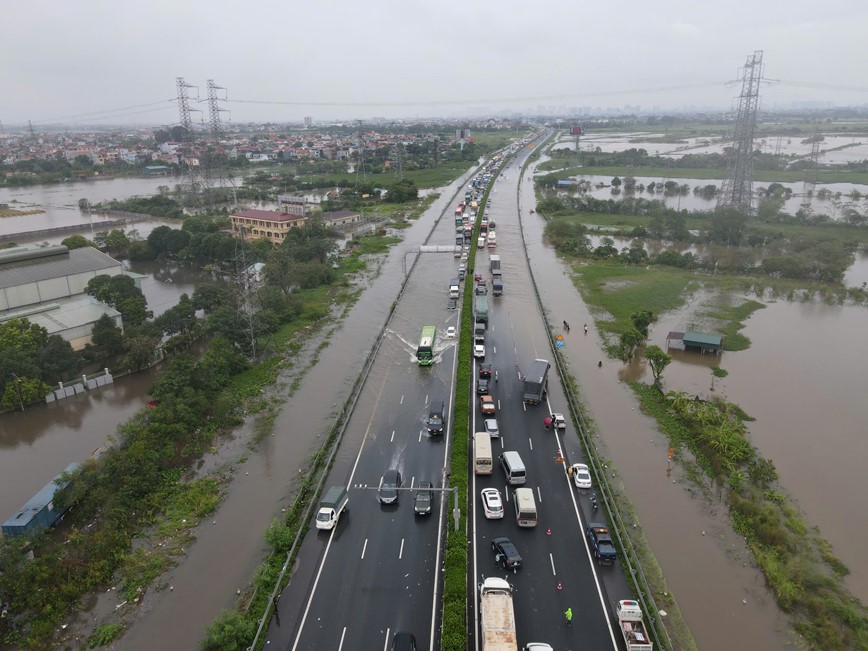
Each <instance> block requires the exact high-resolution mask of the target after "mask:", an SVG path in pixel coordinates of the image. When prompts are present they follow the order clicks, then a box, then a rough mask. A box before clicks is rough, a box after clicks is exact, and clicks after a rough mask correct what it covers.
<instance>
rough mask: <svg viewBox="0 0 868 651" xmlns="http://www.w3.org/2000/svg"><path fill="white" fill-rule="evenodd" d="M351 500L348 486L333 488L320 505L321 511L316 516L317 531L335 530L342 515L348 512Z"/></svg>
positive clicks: (327, 492) (328, 491)
mask: <svg viewBox="0 0 868 651" xmlns="http://www.w3.org/2000/svg"><path fill="white" fill-rule="evenodd" d="M348 502H349V498H348V497H347V487H346V486H332V487H331V488H329V489H328V490H327V491H326V494H325V496H324V497H323V498H322V500H321V501H320V503H319V511H318V512H317V514H316V528H317V529H323V530H328V529H334V528H335V525H336V524H337V523H338V518H340V517H341V513H343V512H344V511H346V509H347V503H348Z"/></svg>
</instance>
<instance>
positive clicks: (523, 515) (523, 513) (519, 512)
mask: <svg viewBox="0 0 868 651" xmlns="http://www.w3.org/2000/svg"><path fill="white" fill-rule="evenodd" d="M512 501H513V504H515V522H516V524H517V525H518V526H519V527H535V526H536V520H537V517H536V500H535V499H534V498H533V489H530V488H516V489H515V490H514V491H513V492H512Z"/></svg>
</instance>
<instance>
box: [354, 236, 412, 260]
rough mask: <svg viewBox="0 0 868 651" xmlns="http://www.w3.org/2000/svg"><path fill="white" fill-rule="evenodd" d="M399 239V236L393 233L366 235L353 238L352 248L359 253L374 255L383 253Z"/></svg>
mask: <svg viewBox="0 0 868 651" xmlns="http://www.w3.org/2000/svg"><path fill="white" fill-rule="evenodd" d="M400 241H401V238H400V237H395V236H393V235H366V236H364V237H359V238H356V239H354V240H353V244H354V249H355V250H356V251H358V253H359V254H360V255H374V254H377V253H385V252H386V251H388V250H389V248H390V247H392V246H395V245H396V244H397V243H398V242H400Z"/></svg>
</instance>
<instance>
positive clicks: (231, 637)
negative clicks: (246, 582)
mask: <svg viewBox="0 0 868 651" xmlns="http://www.w3.org/2000/svg"><path fill="white" fill-rule="evenodd" d="M255 634H256V622H255V621H253V620H251V619H250V618H249V617H247V616H245V615H244V614H242V613H240V612H238V611H237V610H224V611H223V612H222V613H220V617H218V618H217V620H216V621H214V623H212V624H211V625H210V626H209V627H208V630H207V631H206V634H205V641H204V642H203V644H202V646H203V647H204V648H205V649H207V650H208V651H244V650H245V649H246V648H247V647H248V645H249V644H250V642H251V641H252V640H253V636H254V635H255Z"/></svg>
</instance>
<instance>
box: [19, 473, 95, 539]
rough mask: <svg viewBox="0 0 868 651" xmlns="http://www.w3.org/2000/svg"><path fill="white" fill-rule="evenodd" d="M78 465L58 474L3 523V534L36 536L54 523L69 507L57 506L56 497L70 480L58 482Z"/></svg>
mask: <svg viewBox="0 0 868 651" xmlns="http://www.w3.org/2000/svg"><path fill="white" fill-rule="evenodd" d="M78 467H79V464H77V463H71V464H69V465H68V466H67V467H66V470H64V471H63V473H61V474H59V475H57V477H55V478H54V479H52V480H51V482H50V483H49V484H47V485H46V486H44V487H43V488H42V489H41V490H40V491H39V492H38V493H36V495H34V496H33V497H31V498H30V499H29V500H28V501H27V504H25V505H24V506H22V507H21V509H20V510H19V511H18V513H17V514H15V515H14V516H12V517H11V518H9V519H8V520H6V522H4V523H3V534H4V535H6V536H12V537H18V536H35V535H36V534H38V533H40V532H42V531H44V530H45V529H48V528H49V527H51V526H52V525H54V524H55V523H56V522H57V521H58V520H59V519H60V518H61V517H62V516H63V515H64V514H65V513H66V512H67V510H68V508H59V507H57V506H55V504H54V498H55V497H56V496H57V494H58V493H59V492H61V491H62V490H63V489H65V488H66V487H67V486H68V485H69V482H61V483H60V484H58V483H56V482H57V480H59V479H60V478H61V477H62V476H63V474H64V473H71V472H73V471H74V470H75V469H77V468H78Z"/></svg>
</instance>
